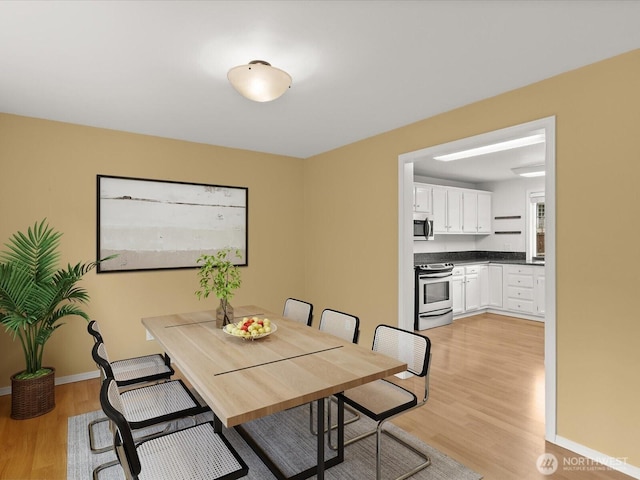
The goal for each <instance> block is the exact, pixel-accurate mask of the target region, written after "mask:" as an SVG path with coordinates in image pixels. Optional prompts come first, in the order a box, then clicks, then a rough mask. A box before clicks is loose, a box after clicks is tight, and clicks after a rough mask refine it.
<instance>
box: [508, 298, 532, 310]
mask: <svg viewBox="0 0 640 480" xmlns="http://www.w3.org/2000/svg"><path fill="white" fill-rule="evenodd" d="M507 308H508V309H509V310H513V311H514V312H523V313H533V302H532V301H531V300H519V299H515V298H508V299H507Z"/></svg>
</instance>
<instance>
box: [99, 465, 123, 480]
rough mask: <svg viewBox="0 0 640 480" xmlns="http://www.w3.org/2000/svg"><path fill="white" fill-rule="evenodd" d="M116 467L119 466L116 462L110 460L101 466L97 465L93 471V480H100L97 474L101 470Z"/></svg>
mask: <svg viewBox="0 0 640 480" xmlns="http://www.w3.org/2000/svg"><path fill="white" fill-rule="evenodd" d="M116 465H120V462H119V461H118V460H112V461H111V462H107V463H103V464H102V465H98V466H97V467H96V468H94V469H93V472H92V475H93V480H100V477H99V474H100V472H101V471H102V470H106V469H107V468H111V467H115V466H116Z"/></svg>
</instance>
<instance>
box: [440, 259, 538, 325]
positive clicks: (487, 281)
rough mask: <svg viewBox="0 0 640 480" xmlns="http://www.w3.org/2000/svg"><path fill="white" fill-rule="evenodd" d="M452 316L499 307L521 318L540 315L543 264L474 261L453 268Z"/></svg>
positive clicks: (532, 317)
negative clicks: (505, 263) (470, 263)
mask: <svg viewBox="0 0 640 480" xmlns="http://www.w3.org/2000/svg"><path fill="white" fill-rule="evenodd" d="M452 273H453V278H452V300H453V314H454V316H462V315H463V314H467V313H472V312H474V311H476V310H487V309H492V310H500V311H504V312H505V313H512V314H514V315H516V316H517V315H518V314H520V315H522V317H523V318H531V319H532V320H533V319H535V317H544V314H545V277H544V267H543V266H533V265H499V264H493V263H492V264H477V265H466V266H458V267H455V268H454V269H453V272H452Z"/></svg>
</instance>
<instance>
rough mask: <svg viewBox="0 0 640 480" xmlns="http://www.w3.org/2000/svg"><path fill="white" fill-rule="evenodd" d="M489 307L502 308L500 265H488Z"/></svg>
mask: <svg viewBox="0 0 640 480" xmlns="http://www.w3.org/2000/svg"><path fill="white" fill-rule="evenodd" d="M488 271H489V281H488V291H489V303H488V306H489V307H494V308H502V306H503V301H502V295H503V293H502V265H489V266H488Z"/></svg>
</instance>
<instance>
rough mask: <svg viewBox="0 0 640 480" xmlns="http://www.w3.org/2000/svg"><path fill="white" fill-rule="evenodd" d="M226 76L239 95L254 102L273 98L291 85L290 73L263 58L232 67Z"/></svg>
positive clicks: (268, 100)
mask: <svg viewBox="0 0 640 480" xmlns="http://www.w3.org/2000/svg"><path fill="white" fill-rule="evenodd" d="M227 78H228V79H229V82H230V83H231V85H232V86H233V88H235V89H236V90H237V91H238V93H240V95H242V96H243V97H246V98H248V99H249V100H253V101H254V102H270V101H272V100H275V99H276V98H278V97H280V96H282V94H284V92H286V91H287V89H288V88H289V87H290V86H291V75H289V74H288V73H287V72H285V71H284V70H280V69H279V68H275V67H272V66H271V64H270V63H268V62H265V61H263V60H253V61H251V62H249V63H248V64H247V65H239V66H237V67H233V68H232V69H231V70H229V73H227Z"/></svg>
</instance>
